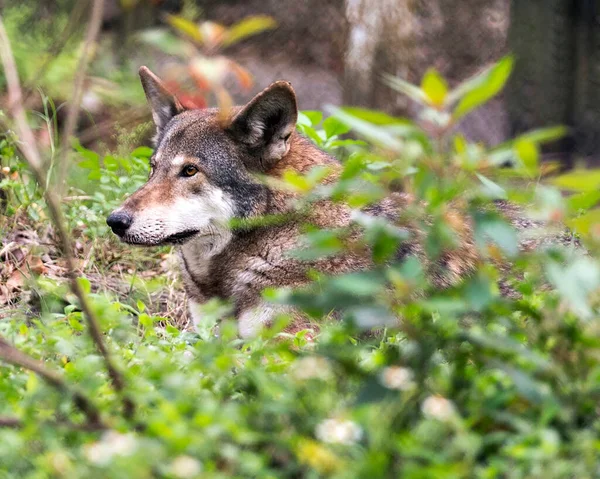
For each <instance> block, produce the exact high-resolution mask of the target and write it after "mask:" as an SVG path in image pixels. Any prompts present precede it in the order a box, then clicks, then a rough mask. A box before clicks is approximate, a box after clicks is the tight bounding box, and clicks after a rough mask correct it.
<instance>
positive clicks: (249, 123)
mask: <svg viewBox="0 0 600 479" xmlns="http://www.w3.org/2000/svg"><path fill="white" fill-rule="evenodd" d="M139 73H140V78H141V82H142V86H143V88H144V92H145V94H146V97H147V100H148V102H149V105H150V108H151V110H152V118H153V120H154V123H155V125H156V136H155V140H154V142H155V151H154V154H153V155H152V156H151V158H150V175H149V178H148V181H147V182H146V183H145V184H144V185H143V186H142V187H141V188H140V189H139V190H137V191H136V192H135V193H133V194H132V195H131V196H130V197H129V198H128V199H126V200H125V202H124V203H123V204H122V205H121V206H120V207H119V208H117V209H116V210H115V211H113V212H112V213H111V214H110V216H108V218H107V223H108V225H109V226H110V228H111V229H112V231H113V232H114V233H115V234H116V235H118V236H119V238H120V239H121V240H122V241H124V242H126V243H129V244H132V245H141V246H158V245H177V248H178V251H179V257H180V263H181V270H182V276H183V280H184V286H185V290H186V293H187V296H188V300H189V301H188V302H189V309H190V314H191V317H192V319H193V321H194V323H195V324H198V323H199V322H201V321H202V318H201V314H200V313H199V309H200V308H199V307H198V306H199V305H201V304H202V303H204V302H206V301H207V300H209V299H211V298H222V299H225V300H229V301H231V303H232V304H233V311H234V316H235V318H236V320H237V321H238V327H239V333H240V335H241V336H242V337H249V336H253V335H255V334H256V333H257V332H258V331H259V330H260V329H261V328H262V327H264V326H266V325H269V324H270V323H271V322H272V321H273V320H274V318H275V317H276V316H277V315H278V314H280V313H282V312H287V313H288V314H291V315H292V317H293V318H294V320H293V323H292V326H291V327H292V328H293V327H294V324H296V327H299V326H302V325H303V324H305V322H306V318H303V317H302V316H301V315H300V313H298V312H297V311H289V310H286V309H285V308H284V307H282V306H275V305H273V304H270V303H267V302H265V301H264V300H263V298H262V294H261V293H262V291H263V290H264V289H265V288H267V287H297V286H302V285H305V284H307V283H309V274H308V273H309V271H311V270H317V271H320V272H322V273H325V274H330V275H336V274H343V273H348V272H353V271H358V270H363V269H368V268H370V267H372V266H373V263H372V259H371V257H372V255H371V254H370V253H369V252H368V251H364V250H363V251H348V252H345V253H343V254H340V255H337V256H333V257H328V258H324V259H318V260H312V261H302V260H300V259H297V257H293V256H291V255H290V254H289V253H290V252H291V251H292V250H295V249H297V248H299V247H302V244H301V243H302V242H301V237H302V232H303V225H305V224H307V223H308V224H312V225H315V226H316V227H319V228H342V227H352V225H353V219H352V215H353V212H352V210H351V209H350V208H349V207H348V206H346V205H343V204H339V203H333V202H331V201H328V200H322V201H318V202H316V203H314V204H313V205H312V206H311V208H310V210H309V211H308V212H305V213H304V214H302V215H298V214H296V213H297V211H296V209H295V206H294V205H295V201H294V200H296V199H297V197H296V195H295V194H294V193H290V192H289V191H285V190H282V189H280V188H276V187H274V186H272V183H273V182H269V181H265V178H266V179H271V180H278V179H282V177H283V175H284V173H285V172H286V171H289V170H291V171H293V172H296V173H298V174H306V173H308V172H309V171H310V170H311V169H312V168H314V167H317V166H321V167H326V168H328V171H329V172H330V173H329V176H328V177H327V178H326V179H325V180H324V183H330V182H334V181H336V179H337V178H338V176H339V173H340V171H341V165H340V163H339V162H338V161H337V160H336V159H335V158H333V157H332V156H330V155H328V154H327V153H325V152H324V151H322V150H321V149H319V148H318V147H317V146H316V145H315V144H314V143H312V142H311V141H310V140H308V139H307V138H305V137H304V136H302V135H301V134H300V133H299V132H298V131H297V129H296V121H297V118H298V107H297V100H296V95H295V93H294V90H293V88H292V86H291V84H290V83H288V82H285V81H277V82H275V83H273V84H271V85H270V86H269V87H268V88H266V89H265V90H264V91H262V92H261V93H259V94H258V95H256V96H255V97H254V98H253V99H252V100H251V101H250V102H248V103H247V104H246V105H244V106H241V107H234V108H233V109H232V110H231V112H230V113H229V114H228V116H227V117H226V118H224V117H223V114H222V112H220V111H219V110H218V109H216V108H205V109H196V110H187V109H185V108H183V107H182V105H181V103H180V102H179V101H178V100H177V98H176V97H175V96H173V95H172V94H171V93H170V92H169V91H168V90H167V88H166V87H165V85H164V84H163V83H162V82H161V80H160V79H159V78H158V77H157V76H155V75H154V74H153V73H152V72H151V71H150V70H149V69H148V68H146V67H141V68H140V71H139ZM409 201H410V199H409V198H408V197H407V196H405V195H403V194H401V193H394V194H392V195H390V197H389V198H386V199H385V200H383V201H381V202H380V203H378V204H376V205H374V206H372V207H369V208H366V209H365V210H364V214H371V215H375V216H383V217H386V218H388V219H390V220H395V219H397V218H398V212H400V211H402V209H404V208H405V207H406V205H407V202H409ZM266 215H274V216H277V217H278V218H283V219H281V220H280V221H277V222H274V223H272V224H269V223H267V222H262V223H261V222H254V223H253V222H252V221H249V220H251V219H253V218H259V217H264V216H266ZM235 220H241V221H245V223H243V226H241V227H239V228H234V227H232V222H233V221H235ZM458 234H459V236H460V237H461V240H460V241H459V243H460V245H459V246H458V247H457V248H456V249H454V250H452V251H449V252H447V253H445V254H444V255H442V257H441V258H440V259H439V261H438V262H437V264H436V265H433V267H434V268H435V270H436V272H435V274H434V276H435V278H436V279H437V282H438V283H439V284H440V285H441V286H444V285H448V284H452V283H453V282H456V281H457V280H458V279H460V278H462V277H464V276H465V275H466V274H468V273H469V272H470V271H473V270H474V269H475V267H476V264H477V261H478V255H477V251H476V248H475V246H474V245H473V242H472V241H471V240H470V239H469V237H470V235H469V232H468V231H464V232H461V231H459V232H458ZM416 236H418V235H416ZM410 254H416V255H421V254H422V251H421V250H420V247H419V242H418V241H416V240H415V241H407V242H405V243H403V244H402V246H401V248H400V251H399V252H398V255H397V259H401V258H402V257H404V256H406V255H410Z"/></svg>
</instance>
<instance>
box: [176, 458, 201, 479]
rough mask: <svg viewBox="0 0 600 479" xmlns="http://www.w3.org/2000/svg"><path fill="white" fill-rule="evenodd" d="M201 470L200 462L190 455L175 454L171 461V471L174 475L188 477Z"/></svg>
mask: <svg viewBox="0 0 600 479" xmlns="http://www.w3.org/2000/svg"><path fill="white" fill-rule="evenodd" d="M201 471H202V463H201V462H200V461H198V460H197V459H194V458H193V457H190V456H177V457H176V458H175V459H174V460H173V462H172V463H171V472H172V474H173V475H174V476H175V477H179V478H180V479H188V478H190V477H195V476H197V475H198V474H200V472H201Z"/></svg>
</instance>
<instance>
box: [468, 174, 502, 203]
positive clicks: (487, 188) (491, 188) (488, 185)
mask: <svg viewBox="0 0 600 479" xmlns="http://www.w3.org/2000/svg"><path fill="white" fill-rule="evenodd" d="M475 176H477V178H479V181H481V183H483V186H484V194H485V195H486V196H487V197H489V198H493V199H498V200H505V199H506V191H505V190H504V188H502V187H501V186H500V185H499V184H497V183H494V182H493V181H492V180H490V179H489V178H486V177H485V176H483V175H481V174H479V173H475Z"/></svg>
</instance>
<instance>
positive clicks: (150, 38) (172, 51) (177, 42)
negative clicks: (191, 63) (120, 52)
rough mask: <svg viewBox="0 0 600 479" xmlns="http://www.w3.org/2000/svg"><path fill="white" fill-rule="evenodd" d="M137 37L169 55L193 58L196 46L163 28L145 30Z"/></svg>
mask: <svg viewBox="0 0 600 479" xmlns="http://www.w3.org/2000/svg"><path fill="white" fill-rule="evenodd" d="M136 38H137V39H138V40H139V41H141V42H143V43H145V44H147V45H150V46H151V47H154V48H157V49H159V50H160V51H162V52H164V53H166V54H167V55H173V56H177V57H182V58H191V57H192V55H193V54H194V47H193V45H191V44H190V43H189V42H187V41H185V40H182V39H181V38H178V37H176V36H175V35H173V34H172V33H171V32H169V31H167V30H165V29H163V28H154V29H149V30H145V31H143V32H141V33H138V34H137V35H136Z"/></svg>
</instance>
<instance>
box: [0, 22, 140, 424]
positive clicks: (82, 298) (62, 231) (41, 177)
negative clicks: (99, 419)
mask: <svg viewBox="0 0 600 479" xmlns="http://www.w3.org/2000/svg"><path fill="white" fill-rule="evenodd" d="M0 57H1V59H2V64H3V66H4V71H5V75H6V84H7V88H8V94H9V108H10V112H11V113H12V116H13V117H14V118H15V121H16V127H17V133H18V136H19V137H20V139H21V140H22V141H21V142H20V143H19V148H20V150H21V151H22V153H23V156H24V158H25V160H26V161H27V163H28V164H29V167H30V168H31V171H32V172H33V174H34V176H35V178H36V180H37V182H38V184H39V185H40V187H42V188H44V185H45V184H46V173H45V171H44V168H43V165H42V161H41V157H40V154H39V151H38V149H37V145H36V143H35V139H34V136H33V132H32V131H31V128H30V127H29V124H28V123H27V118H26V115H25V109H24V107H23V102H22V98H23V97H22V93H21V85H20V83H19V77H18V74H17V70H16V67H15V62H14V58H13V55H12V50H11V48H10V42H9V39H8V35H7V34H6V30H5V28H4V23H3V22H2V18H1V17H0ZM63 154H64V151H63ZM63 160H64V158H63ZM44 198H45V200H46V204H47V206H48V211H49V213H50V216H51V218H52V221H53V223H54V226H55V228H56V232H57V234H58V237H59V239H60V243H61V247H62V251H63V254H64V257H65V262H66V264H67V271H68V276H69V284H70V287H71V290H72V291H73V293H74V294H75V296H77V298H78V299H79V306H80V307H81V310H82V311H83V313H84V315H85V318H86V319H87V323H88V330H89V333H90V336H91V337H92V340H93V341H94V343H95V344H96V347H97V348H98V350H99V351H100V354H101V355H102V357H103V358H104V362H105V364H106V368H107V370H108V374H109V376H110V378H111V381H112V384H113V386H114V388H115V389H116V390H117V391H118V392H120V393H122V400H123V406H124V415H125V417H127V418H131V417H132V416H133V413H134V405H133V402H132V401H131V399H129V398H128V397H127V396H125V395H124V394H123V389H124V386H125V383H124V379H123V375H122V374H121V372H120V371H119V370H118V369H117V367H116V365H115V364H114V362H113V360H112V358H111V356H110V353H109V351H108V349H107V348H106V345H105V344H104V340H103V337H102V333H101V331H100V327H99V325H98V320H97V318H96V315H95V314H94V312H93V310H92V308H91V305H90V303H89V301H88V299H87V296H86V294H85V293H84V291H83V289H82V288H81V286H80V284H79V282H78V281H77V269H76V266H75V261H74V259H73V248H72V245H71V238H70V236H69V234H68V233H67V229H66V226H65V224H66V223H65V220H64V216H63V213H62V209H61V207H60V202H59V201H58V199H57V197H56V195H55V194H54V193H53V192H52V191H51V190H49V189H46V188H44Z"/></svg>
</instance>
